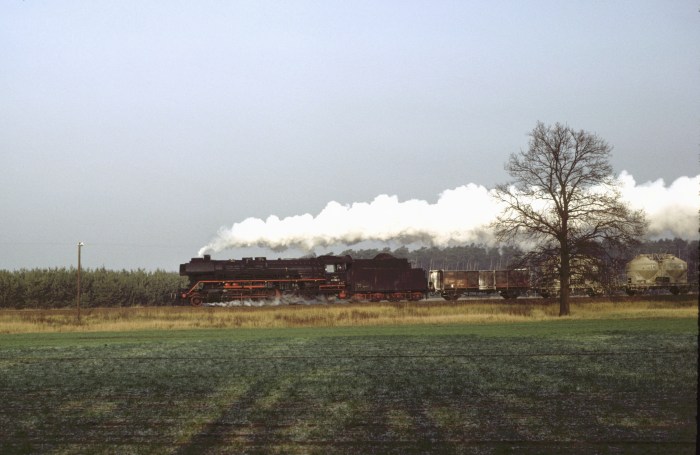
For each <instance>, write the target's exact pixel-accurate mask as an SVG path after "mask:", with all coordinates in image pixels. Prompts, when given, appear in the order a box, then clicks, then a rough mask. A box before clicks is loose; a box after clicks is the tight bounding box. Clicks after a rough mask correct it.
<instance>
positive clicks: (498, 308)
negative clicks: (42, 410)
mask: <svg viewBox="0 0 700 455" xmlns="http://www.w3.org/2000/svg"><path fill="white" fill-rule="evenodd" d="M696 298H697V296H684V297H679V298H676V299H673V300H668V299H659V300H656V299H649V300H644V301H623V302H613V301H606V300H598V301H594V302H590V301H580V302H577V301H576V300H574V301H573V303H572V307H571V310H572V316H570V318H571V319H577V320H580V319H603V318H604V319H635V318H688V317H697V316H698V306H697V301H696ZM558 311H559V308H558V304H557V303H556V302H549V303H545V302H544V301H524V300H522V301H517V302H515V303H504V302H503V301H500V300H499V301H492V302H485V301H478V302H474V301H459V302H443V301H424V302H419V303H406V302H401V303H337V304H315V305H291V306H284V305H282V306H262V307H246V306H242V307H205V308H191V307H131V308H99V309H84V310H82V312H81V318H80V321H78V319H77V313H76V311H75V310H4V311H0V333H33V332H44V333H46V332H78V331H80V332H82V331H86V332H103V331H130V330H185V329H196V328H288V327H347V326H390V325H419V324H429V325H448V324H482V323H492V322H538V321H546V320H556V319H559V317H558Z"/></svg>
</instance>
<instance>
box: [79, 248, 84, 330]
mask: <svg viewBox="0 0 700 455" xmlns="http://www.w3.org/2000/svg"><path fill="white" fill-rule="evenodd" d="M84 245H85V244H84V243H83V242H78V304H77V306H78V324H80V249H81V248H82V247H83V246H84Z"/></svg>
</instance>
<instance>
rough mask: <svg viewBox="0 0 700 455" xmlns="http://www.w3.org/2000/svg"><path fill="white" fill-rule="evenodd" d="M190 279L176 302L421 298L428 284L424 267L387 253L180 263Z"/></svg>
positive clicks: (209, 258) (208, 258) (209, 257)
mask: <svg viewBox="0 0 700 455" xmlns="http://www.w3.org/2000/svg"><path fill="white" fill-rule="evenodd" d="M180 275H181V276H186V277H188V278H189V283H188V286H187V288H185V289H181V290H180V292H179V293H178V299H179V300H180V301H184V302H189V303H190V304H192V305H195V306H199V305H202V304H203V303H208V302H228V301H235V300H263V299H274V298H278V297H283V296H296V297H301V298H317V297H326V298H340V299H353V300H369V301H373V302H377V301H381V300H389V301H400V300H411V301H415V300H420V299H422V298H424V297H425V296H426V293H427V289H428V285H427V278H426V273H425V270H424V269H420V268H413V267H411V264H409V262H408V260H407V259H399V258H395V257H394V256H392V255H390V254H386V253H382V254H379V255H377V256H376V257H375V258H374V259H353V258H352V257H350V256H319V257H315V258H302V259H274V260H268V259H267V258H264V257H257V258H243V259H239V260H234V259H231V260H215V259H211V256H209V255H205V256H204V257H203V258H192V260H190V262H188V263H186V264H181V265H180Z"/></svg>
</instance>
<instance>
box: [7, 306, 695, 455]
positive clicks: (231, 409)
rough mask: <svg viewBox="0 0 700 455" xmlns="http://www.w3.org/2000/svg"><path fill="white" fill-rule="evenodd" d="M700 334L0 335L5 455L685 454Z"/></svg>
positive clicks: (658, 323)
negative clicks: (248, 454)
mask: <svg viewBox="0 0 700 455" xmlns="http://www.w3.org/2000/svg"><path fill="white" fill-rule="evenodd" d="M697 335H698V321H697V317H693V318H687V317H686V318H669V319H663V318H660V319H630V320H624V319H615V320H605V319H600V320H555V321H538V322H526V323H500V324H495V323H493V324H474V325H471V324H462V325H446V326H437V325H421V326H411V325H406V326H399V327H361V328H353V327H335V328H285V329H219V330H210V329H200V330H182V331H178V330H169V331H168V330H163V331H130V332H89V333H88V332H83V333H81V332H71V333H40V334H37V333H31V334H13V335H9V334H3V335H0V394H1V395H2V398H1V401H0V452H2V453H42V454H43V453H76V454H77V453H81V454H82V453H114V454H124V453H139V454H141V453H177V454H187V453H192V454H195V453H280V454H288V453H290V454H294V453H318V454H325V453H347V454H351V453H352V454H355V453H377V454H384V453H416V454H417V453H448V454H450V453H504V452H506V453H508V452H512V453H523V452H525V453H689V454H694V453H695V442H696V420H695V416H696V413H697V404H696V403H697V401H696V393H697V366H698V365H697V358H698V345H697V340H698V338H697Z"/></svg>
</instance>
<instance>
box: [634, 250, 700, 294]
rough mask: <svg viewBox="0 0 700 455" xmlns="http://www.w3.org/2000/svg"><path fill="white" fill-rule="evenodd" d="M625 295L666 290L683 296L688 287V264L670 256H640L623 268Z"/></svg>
mask: <svg viewBox="0 0 700 455" xmlns="http://www.w3.org/2000/svg"><path fill="white" fill-rule="evenodd" d="M625 275H627V283H626V287H625V290H626V291H627V294H629V295H634V294H637V293H641V292H649V291H659V290H667V291H669V292H671V293H672V294H685V293H687V292H688V291H689V290H690V287H689V285H688V263H687V262H685V261H684V260H682V259H679V258H677V257H676V256H674V255H672V254H640V255H637V256H636V257H635V258H634V259H632V260H631V261H630V262H628V263H627V265H626V267H625Z"/></svg>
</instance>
